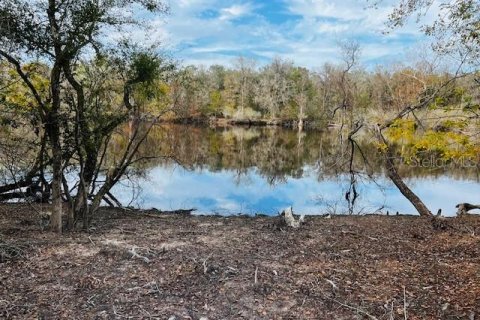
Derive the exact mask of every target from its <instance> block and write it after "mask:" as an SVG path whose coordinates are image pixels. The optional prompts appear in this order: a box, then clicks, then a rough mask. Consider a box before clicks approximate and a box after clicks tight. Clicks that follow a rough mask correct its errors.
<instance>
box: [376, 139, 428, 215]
mask: <svg viewBox="0 0 480 320" xmlns="http://www.w3.org/2000/svg"><path fill="white" fill-rule="evenodd" d="M393 158H394V157H393V153H392V150H391V149H390V147H389V146H387V151H386V154H385V162H386V169H387V173H388V177H389V178H390V179H391V180H392V181H393V183H394V184H395V186H396V187H397V188H398V190H400V192H401V193H402V194H403V195H404V196H405V198H407V200H408V201H410V203H411V204H412V205H413V206H414V207H415V209H417V212H418V213H419V214H420V216H422V217H431V216H432V213H431V212H430V210H428V208H427V206H426V205H425V204H424V203H423V201H422V200H421V199H420V198H419V197H418V196H417V195H416V194H415V193H414V192H413V191H412V190H411V189H410V188H409V187H408V186H407V185H406V184H405V182H403V179H402V177H400V175H399V174H398V171H397V168H396V167H395V163H394V162H393Z"/></svg>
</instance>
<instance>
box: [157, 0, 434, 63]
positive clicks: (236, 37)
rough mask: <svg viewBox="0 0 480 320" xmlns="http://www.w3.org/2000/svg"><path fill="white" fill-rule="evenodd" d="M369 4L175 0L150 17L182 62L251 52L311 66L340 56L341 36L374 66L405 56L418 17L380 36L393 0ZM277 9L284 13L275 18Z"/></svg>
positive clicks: (224, 59)
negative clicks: (163, 16)
mask: <svg viewBox="0 0 480 320" xmlns="http://www.w3.org/2000/svg"><path fill="white" fill-rule="evenodd" d="M367 4H368V3H367V2H366V1H354V0H345V1H334V0H289V1H287V0H284V1H283V0H279V1H275V2H273V1H272V2H270V1H267V0H261V1H255V2H253V1H248V2H245V1H244V2H241V1H239V0H225V1H220V0H178V1H176V2H172V3H171V11H172V14H171V16H169V17H168V18H167V22H166V23H164V22H163V20H161V21H153V22H152V25H153V26H154V28H153V29H154V32H152V34H151V37H160V38H161V39H162V40H163V42H164V43H166V45H167V48H168V49H169V50H170V51H172V54H173V55H174V56H176V57H178V58H179V59H180V60H182V61H184V63H185V64H205V65H211V64H217V63H227V64H230V63H229V62H231V61H232V60H233V58H234V56H239V55H244V56H249V55H250V56H252V57H255V58H257V59H259V60H260V65H261V64H262V63H266V62H268V61H269V60H270V59H272V58H273V57H282V58H286V59H290V60H293V61H294V62H295V63H297V64H299V65H303V66H307V67H317V66H320V65H322V64H323V63H325V62H336V61H338V60H339V55H338V52H339V50H338V41H339V40H345V39H353V40H357V41H358V42H359V43H360V45H361V46H362V48H363V50H362V52H363V60H364V61H365V62H368V63H370V64H371V63H374V62H372V61H382V59H383V60H392V59H394V58H395V57H396V58H395V59H398V60H400V59H401V58H402V55H403V53H404V52H405V51H406V50H407V49H408V48H409V47H411V46H412V44H413V43H415V41H416V40H415V39H418V40H421V39H422V38H423V36H422V35H421V32H420V31H419V28H418V25H416V24H415V23H414V21H410V22H409V23H408V24H407V25H406V26H405V27H404V28H403V29H401V30H396V31H395V32H393V33H391V34H388V35H383V34H382V33H381V31H382V30H384V29H385V25H384V22H385V21H386V19H387V17H388V14H389V13H390V12H391V10H392V6H391V1H390V0H385V1H384V2H383V5H382V6H380V7H379V8H378V9H371V8H370V9H366V8H365V7H366V5H367ZM265 7H268V9H269V10H263V9H264V8H265ZM437 13H438V12H437V11H436V9H435V8H433V9H432V10H431V11H430V12H429V13H428V14H427V16H426V17H425V21H432V20H433V19H434V17H435V16H436V14H437ZM272 14H273V15H274V14H279V15H281V18H277V19H275V18H274V17H273V18H272V16H271V15H272ZM245 17H248V19H242V18H245Z"/></svg>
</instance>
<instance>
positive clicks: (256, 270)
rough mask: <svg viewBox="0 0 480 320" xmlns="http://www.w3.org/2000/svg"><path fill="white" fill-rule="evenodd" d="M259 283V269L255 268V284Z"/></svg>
mask: <svg viewBox="0 0 480 320" xmlns="http://www.w3.org/2000/svg"><path fill="white" fill-rule="evenodd" d="M257 282H258V267H256V268H255V284H257Z"/></svg>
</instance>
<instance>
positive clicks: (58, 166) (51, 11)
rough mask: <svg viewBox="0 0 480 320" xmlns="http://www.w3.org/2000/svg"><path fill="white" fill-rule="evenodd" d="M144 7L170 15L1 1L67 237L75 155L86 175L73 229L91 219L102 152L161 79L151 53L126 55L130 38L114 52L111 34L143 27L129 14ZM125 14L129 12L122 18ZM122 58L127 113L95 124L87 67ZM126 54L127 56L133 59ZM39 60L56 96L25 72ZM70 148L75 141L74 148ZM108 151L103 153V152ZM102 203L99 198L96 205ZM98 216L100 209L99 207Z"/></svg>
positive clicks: (5, 33)
mask: <svg viewBox="0 0 480 320" xmlns="http://www.w3.org/2000/svg"><path fill="white" fill-rule="evenodd" d="M134 5H140V6H142V7H143V8H144V9H145V10H147V11H150V12H153V13H164V12H165V11H166V7H165V5H164V4H163V2H161V1H156V0H128V1H123V0H122V1H120V0H119V1H117V0H108V1H107V0H105V1H94V0H75V1H73V0H64V1H58V0H48V2H47V1H34V2H32V1H25V0H4V1H2V2H1V3H0V20H1V21H2V24H0V57H1V59H2V60H3V61H4V62H7V63H9V64H10V65H11V66H12V67H13V68H14V69H15V71H16V73H17V75H18V77H19V78H20V79H21V81H22V83H23V85H24V86H25V87H26V88H28V91H29V95H30V96H31V99H32V100H34V102H35V109H36V112H37V115H38V117H39V119H40V122H41V125H42V127H43V129H44V130H45V134H46V137H47V140H48V150H49V153H50V155H51V167H52V183H51V186H52V204H53V212H52V217H51V226H52V228H53V229H55V230H57V231H58V232H61V231H62V215H63V207H62V202H63V201H62V188H63V190H64V191H65V192H66V191H68V185H67V183H66V179H65V175H64V168H65V165H66V164H67V163H68V162H69V161H70V160H71V159H72V157H73V156H74V155H77V156H78V161H79V167H80V172H79V174H78V180H79V181H78V182H79V187H78V189H77V190H78V193H77V197H76V198H75V200H73V199H71V201H70V202H72V207H71V210H72V212H73V214H69V219H68V222H69V227H72V224H73V222H74V221H73V220H74V218H75V215H79V214H83V216H84V221H88V220H89V217H88V205H87V201H88V199H87V197H88V192H87V190H89V187H90V183H91V182H92V181H90V179H93V176H94V174H95V171H96V168H97V166H98V159H97V158H96V155H98V150H99V146H101V145H102V144H105V142H106V141H105V136H107V137H108V135H109V133H111V132H113V130H114V129H115V128H116V127H117V126H118V125H119V124H121V123H122V122H123V121H124V120H125V119H126V118H128V115H130V114H131V113H132V112H134V109H135V105H134V103H132V101H131V99H132V92H133V90H134V88H135V86H137V85H138V84H141V83H147V82H151V81H152V78H153V77H154V76H155V75H156V74H157V69H158V66H159V63H158V61H157V60H156V59H155V58H153V59H152V56H151V55H148V54H141V53H135V54H132V52H128V50H122V49H125V48H131V41H130V42H129V41H128V40H126V41H125V42H124V45H123V46H119V45H114V46H109V44H108V42H107V41H106V39H105V37H104V34H103V32H104V31H105V30H107V29H108V28H111V27H114V28H119V29H122V28H123V27H125V26H131V25H135V26H137V27H142V25H141V23H140V22H141V21H139V20H135V19H134V18H132V16H130V15H129V14H128V10H129V9H130V8H131V7H132V6H134ZM122 12H123V13H122ZM107 49H109V50H108V52H109V53H110V55H116V56H117V57H118V58H116V59H112V61H115V60H120V61H122V58H124V59H123V61H124V62H125V61H126V59H125V58H127V59H129V60H130V58H131V63H128V64H127V67H126V68H125V69H124V70H123V71H124V72H123V76H124V78H123V82H124V85H123V102H122V104H123V108H124V110H122V111H121V112H119V113H118V114H115V115H114V116H113V117H111V118H110V119H109V120H106V121H105V122H104V123H102V124H101V125H98V126H96V127H95V126H93V127H92V124H95V121H94V122H92V119H93V118H94V115H93V114H92V113H91V112H93V110H94V109H95V108H96V107H97V106H96V105H95V104H93V105H92V104H91V101H90V100H88V99H87V97H86V93H85V91H86V86H85V84H84V79H81V78H80V77H79V74H78V68H79V65H80V61H81V60H82V59H83V58H85V56H88V55H89V54H91V53H92V52H95V54H96V55H97V56H99V57H100V56H102V55H106V53H107ZM125 52H126V54H125ZM33 58H35V59H39V60H40V61H45V62H46V63H47V64H48V65H49V68H50V73H49V77H48V78H49V84H48V95H47V96H46V97H45V96H42V95H41V93H40V92H39V90H38V88H37V87H36V86H35V84H34V83H33V81H32V77H31V75H30V73H29V72H28V71H27V70H25V68H24V62H23V61H24V60H27V61H28V60H31V59H33ZM71 115H73V117H74V122H73V127H72V126H71V124H72V122H70V123H69V121H68V120H71V119H67V121H64V120H65V117H67V118H68V116H71ZM68 142H74V144H73V146H74V147H73V148H72V147H71V145H70V144H69V143H68ZM132 145H133V148H132V149H130V150H129V151H128V152H127V153H126V154H125V157H124V158H122V160H124V161H123V163H121V164H117V165H116V166H115V167H114V168H113V169H112V172H111V173H110V174H108V175H107V182H106V183H105V184H104V186H103V187H102V188H100V190H99V194H102V193H104V192H105V191H106V190H107V189H109V188H111V185H112V183H114V182H115V181H118V179H119V177H120V176H121V175H122V174H123V173H124V172H125V169H126V167H125V165H126V163H127V162H128V161H129V160H131V159H132V158H133V154H134V152H135V147H134V146H135V145H136V144H133V142H132ZM100 149H101V148H100ZM98 203H99V200H98V199H94V200H93V204H94V205H96V204H98ZM94 210H95V208H94Z"/></svg>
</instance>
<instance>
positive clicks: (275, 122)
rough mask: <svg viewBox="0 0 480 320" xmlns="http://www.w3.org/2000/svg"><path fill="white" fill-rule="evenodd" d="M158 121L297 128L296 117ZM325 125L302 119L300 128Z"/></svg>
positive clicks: (223, 125) (318, 128)
mask: <svg viewBox="0 0 480 320" xmlns="http://www.w3.org/2000/svg"><path fill="white" fill-rule="evenodd" d="M159 122H160V123H173V124H184V125H185V124H188V125H202V126H214V127H230V126H248V127H282V128H295V129H298V120H296V119H279V118H278V119H257V118H252V119H248V118H245V119H235V118H223V117H185V118H173V119H161V120H159ZM327 127H328V128H333V127H336V125H335V124H331V125H328V126H327ZM325 128H326V127H325V126H323V125H321V121H309V120H304V122H303V124H302V129H310V130H323V129H325Z"/></svg>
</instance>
